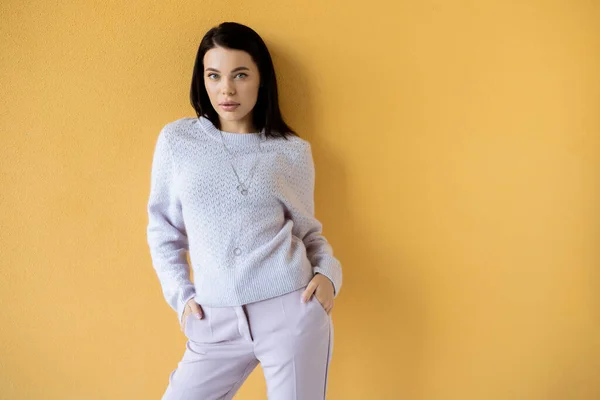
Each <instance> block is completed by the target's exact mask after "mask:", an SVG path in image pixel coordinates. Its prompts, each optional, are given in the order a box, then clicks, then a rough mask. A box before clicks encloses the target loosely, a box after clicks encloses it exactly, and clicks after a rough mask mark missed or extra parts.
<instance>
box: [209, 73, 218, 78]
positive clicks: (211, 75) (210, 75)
mask: <svg viewBox="0 0 600 400" xmlns="http://www.w3.org/2000/svg"><path fill="white" fill-rule="evenodd" d="M207 76H208V77H209V78H210V79H213V78H212V77H213V76H217V74H208V75H207Z"/></svg>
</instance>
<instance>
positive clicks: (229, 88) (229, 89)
mask: <svg viewBox="0 0 600 400" xmlns="http://www.w3.org/2000/svg"><path fill="white" fill-rule="evenodd" d="M233 91H234V90H233V85H232V84H231V83H230V82H229V80H228V79H224V80H223V86H222V87H221V93H223V94H224V95H229V94H233Z"/></svg>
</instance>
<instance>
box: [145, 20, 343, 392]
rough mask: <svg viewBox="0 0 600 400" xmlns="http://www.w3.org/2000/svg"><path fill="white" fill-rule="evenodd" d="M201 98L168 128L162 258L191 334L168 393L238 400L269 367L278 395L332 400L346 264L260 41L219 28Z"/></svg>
mask: <svg viewBox="0 0 600 400" xmlns="http://www.w3.org/2000/svg"><path fill="white" fill-rule="evenodd" d="M190 97H191V103H192V106H193V107H194V109H195V110H196V114H197V118H196V117H194V118H181V119H178V120H176V121H173V122H170V123H168V124H166V125H165V126H164V127H163V129H162V130H161V132H160V133H159V135H158V139H157V142H156V148H155V153H154V158H153V162H152V178H151V189H150V196H149V201H148V216H149V223H148V227H147V237H148V244H149V247H150V253H151V256H152V263H153V266H154V269H155V271H156V273H157V275H158V278H159V281H160V284H161V287H162V291H163V295H164V297H165V299H166V301H167V303H168V304H169V305H170V306H171V308H172V309H173V310H174V311H176V313H177V316H178V319H179V323H180V327H181V330H182V331H183V332H184V334H185V335H186V337H187V338H188V341H187V343H186V349H185V353H184V354H183V358H182V360H181V362H179V364H178V366H177V368H176V369H174V370H173V371H172V373H171V375H170V377H169V385H168V387H167V389H166V391H165V393H164V396H163V399H167V400H171V399H194V400H200V399H202V400H211V399H231V398H232V397H233V396H234V394H235V393H236V392H237V390H238V389H239V387H240V386H241V385H242V383H243V382H244V381H245V379H246V378H247V377H248V375H249V374H250V373H251V372H252V371H253V369H254V368H255V367H256V365H257V364H258V363H260V364H261V368H262V369H263V372H264V375H265V380H266V384H267V392H268V398H269V399H270V400H289V399H299V400H302V399H305V400H315V399H324V398H325V393H326V390H327V371H328V368H329V364H330V360H331V355H332V350H333V325H332V320H331V310H332V308H333V303H334V298H335V297H336V296H337V295H338V294H339V291H340V287H341V284H342V271H341V266H340V262H339V261H338V260H337V259H336V258H335V257H334V256H333V251H332V248H331V246H330V244H329V243H328V241H327V239H326V238H325V237H324V236H323V235H322V225H321V223H320V222H319V221H318V220H317V219H316V218H315V216H314V183H315V170H314V163H313V158H312V153H311V146H310V143H309V142H308V141H306V140H304V139H301V138H300V137H299V136H298V135H297V134H296V133H294V132H293V131H292V130H291V129H290V128H289V127H288V126H287V125H286V123H285V122H284V121H283V118H282V116H281V113H280V110H279V105H278V98H277V82H276V78H275V71H274V69H273V63H272V60H271V56H270V54H269V51H268V50H267V47H266V45H265V43H264V42H263V40H262V39H261V38H260V36H259V35H258V34H257V33H256V32H255V31H253V30H252V29H250V28H249V27H247V26H244V25H240V24H237V23H233V22H227V23H222V24H221V25H219V26H217V27H214V28H212V29H211V30H209V31H208V32H207V33H206V35H205V36H204V38H203V39H202V42H201V43H200V47H199V49H198V54H197V56H196V62H195V65H194V72H193V77H192V85H191V93H190ZM187 251H189V256H190V263H191V267H192V271H193V273H194V281H193V282H192V281H191V280H190V273H189V264H188V262H187V258H186V254H187Z"/></svg>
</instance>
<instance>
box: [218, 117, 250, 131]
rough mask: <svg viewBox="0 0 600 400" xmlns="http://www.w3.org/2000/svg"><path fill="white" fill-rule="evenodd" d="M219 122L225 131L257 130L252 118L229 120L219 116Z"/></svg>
mask: <svg viewBox="0 0 600 400" xmlns="http://www.w3.org/2000/svg"><path fill="white" fill-rule="evenodd" d="M219 123H220V125H221V130H222V131H223V132H229V133H241V134H245V133H255V132H256V129H255V128H254V125H253V124H252V120H251V118H244V119H240V120H236V121H227V120H224V119H222V118H221V117H219Z"/></svg>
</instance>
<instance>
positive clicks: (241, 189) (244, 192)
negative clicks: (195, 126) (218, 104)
mask: <svg viewBox="0 0 600 400" xmlns="http://www.w3.org/2000/svg"><path fill="white" fill-rule="evenodd" d="M218 131H219V134H220V135H221V143H222V144H223V148H224V149H225V151H226V152H227V153H228V154H229V156H230V159H229V164H230V165H231V169H233V173H234V174H235V177H236V178H237V181H238V185H237V186H236V189H237V190H238V192H240V193H241V194H242V195H244V196H247V195H248V189H249V187H250V184H251V183H252V178H253V177H254V171H255V169H256V167H257V166H258V164H259V163H260V155H259V154H257V156H256V160H255V161H254V165H253V166H252V168H251V169H250V172H249V173H248V176H247V177H246V179H245V180H244V182H242V180H241V179H240V176H239V174H238V173H237V171H236V169H235V167H234V166H233V162H232V159H233V157H234V156H233V154H232V153H231V151H229V149H228V148H227V146H226V145H225V138H224V137H223V132H222V131H221V130H220V129H218ZM239 135H253V134H252V133H240V134H239ZM259 135H260V134H259ZM261 136H262V135H261ZM261 139H262V137H259V141H258V151H259V153H262V152H263V150H262V146H261V145H260V142H261V141H262V140H261ZM248 180H250V182H249V183H248V185H246V182H247V181H248Z"/></svg>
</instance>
